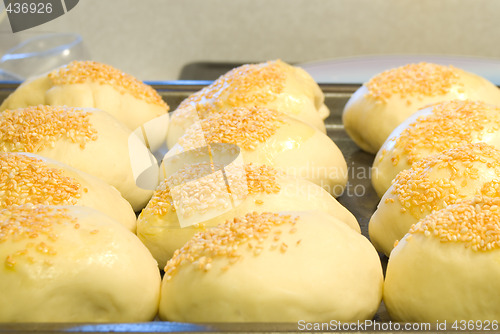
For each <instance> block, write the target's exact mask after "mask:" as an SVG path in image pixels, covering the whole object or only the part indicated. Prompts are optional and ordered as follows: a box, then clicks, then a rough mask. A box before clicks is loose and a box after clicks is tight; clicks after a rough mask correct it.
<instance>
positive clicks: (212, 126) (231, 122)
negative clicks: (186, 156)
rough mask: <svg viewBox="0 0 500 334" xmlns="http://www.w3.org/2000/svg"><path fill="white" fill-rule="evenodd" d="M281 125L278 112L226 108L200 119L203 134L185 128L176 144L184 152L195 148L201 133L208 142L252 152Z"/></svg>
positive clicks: (194, 128)
mask: <svg viewBox="0 0 500 334" xmlns="http://www.w3.org/2000/svg"><path fill="white" fill-rule="evenodd" d="M284 122H285V121H284V117H283V115H282V114H281V113H279V112H277V111H275V110H271V109H267V108H262V107H248V108H246V107H245V108H243V107H242V108H234V109H228V110H225V111H224V113H220V114H212V115H210V116H209V117H207V118H206V119H204V120H202V121H201V129H202V131H200V129H199V127H195V126H193V127H190V128H188V129H187V131H186V133H185V135H184V136H182V137H181V138H179V142H178V143H179V145H180V146H182V147H183V148H184V149H185V150H189V149H194V148H196V147H198V146H199V140H200V138H199V135H200V133H202V134H203V135H204V137H205V140H206V142H207V143H227V144H235V145H238V146H239V147H241V148H243V149H246V150H254V149H255V148H256V147H257V146H258V145H259V144H261V143H263V142H265V141H266V140H267V139H269V138H270V137H271V136H272V135H274V134H275V133H276V130H277V129H278V128H279V127H280V126H281V125H282V124H283V123H284Z"/></svg>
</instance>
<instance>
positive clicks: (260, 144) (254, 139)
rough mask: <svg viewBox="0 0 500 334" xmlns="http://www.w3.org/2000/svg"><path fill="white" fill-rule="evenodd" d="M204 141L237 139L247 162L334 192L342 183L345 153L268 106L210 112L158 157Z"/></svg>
mask: <svg viewBox="0 0 500 334" xmlns="http://www.w3.org/2000/svg"><path fill="white" fill-rule="evenodd" d="M207 143H226V144H234V145H237V146H238V147H240V149H241V152H242V156H243V160H244V161H245V162H246V163H250V162H253V163H256V164H264V165H268V166H272V167H275V168H278V169H280V170H283V171H285V172H286V173H287V174H289V175H292V176H296V177H302V178H305V179H307V180H309V181H312V182H314V183H316V184H318V185H319V186H321V187H323V188H324V189H325V190H327V191H328V192H329V193H331V194H332V195H334V196H335V197H337V196H340V195H341V194H342V192H343V190H344V188H345V185H346V183H347V164H346V161H345V159H344V156H343V155H342V152H341V151H340V150H339V148H338V147H337V145H336V144H335V143H334V142H333V141H332V140H331V139H330V138H329V137H328V136H326V135H325V134H324V133H322V132H320V131H318V130H317V129H314V128H313V127H311V126H309V125H307V124H305V123H303V122H301V121H298V120H296V119H294V118H291V117H287V116H285V115H283V114H281V113H279V112H277V111H275V110H272V109H267V108H262V107H248V108H247V107H244V108H243V107H242V108H235V109H227V110H225V112H224V114H212V115H210V116H208V117H207V118H206V119H204V120H202V121H200V122H198V123H195V124H193V125H192V126H191V127H190V128H189V129H188V130H187V131H186V133H185V134H184V135H183V136H182V137H181V138H180V139H179V141H178V143H177V144H176V145H175V146H174V147H172V148H171V150H170V151H169V152H168V153H167V154H166V155H165V158H164V159H163V161H165V160H166V159H169V158H171V157H173V156H175V155H178V154H180V153H182V152H186V151H188V150H192V149H196V148H199V147H204V146H206V145H207Z"/></svg>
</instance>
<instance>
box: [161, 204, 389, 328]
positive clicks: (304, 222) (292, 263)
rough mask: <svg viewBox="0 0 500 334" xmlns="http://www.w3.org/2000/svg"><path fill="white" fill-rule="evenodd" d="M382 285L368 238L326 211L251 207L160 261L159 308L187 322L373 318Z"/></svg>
mask: <svg viewBox="0 0 500 334" xmlns="http://www.w3.org/2000/svg"><path fill="white" fill-rule="evenodd" d="M326 254H328V255H326ZM382 285H383V275H382V268H381V265H380V259H379V257H378V255H377V252H376V251H375V249H374V248H373V246H372V245H371V244H370V242H369V241H368V240H367V239H366V238H365V237H364V236H362V235H361V234H359V233H358V232H356V231H354V230H353V229H352V228H350V227H348V226H347V225H346V224H344V223H342V222H340V221H338V220H337V219H335V218H334V217H332V216H331V215H328V214H326V213H323V212H319V211H316V212H312V211H302V212H297V211H294V212H288V213H287V212H281V213H269V212H268V213H261V214H257V213H252V214H248V215H246V216H244V217H240V218H235V219H234V220H233V221H228V222H227V223H225V224H224V225H219V226H218V227H216V228H213V229H210V230H208V231H206V232H203V233H200V234H197V235H196V236H195V237H194V238H193V239H191V241H189V243H187V244H186V245H185V246H184V247H183V248H182V249H181V250H180V251H178V252H176V254H175V255H174V257H173V258H172V260H171V261H170V262H169V263H168V264H167V266H166V267H165V276H164V278H163V282H162V291H161V301H160V311H159V315H160V318H161V319H164V320H171V321H186V322H290V323H292V322H295V323H297V321H299V320H303V321H304V320H305V321H330V320H332V319H335V320H339V321H356V320H364V319H372V317H373V315H374V314H375V312H376V311H377V309H378V307H379V304H380V300H381V296H382Z"/></svg>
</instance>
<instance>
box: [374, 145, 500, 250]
mask: <svg viewBox="0 0 500 334" xmlns="http://www.w3.org/2000/svg"><path fill="white" fill-rule="evenodd" d="M499 180H500V151H499V150H497V149H496V148H494V147H493V146H490V145H487V144H485V143H476V144H467V145H464V146H460V147H457V148H454V149H450V150H447V151H444V152H442V153H440V154H438V155H434V156H431V157H427V158H424V159H422V160H420V161H418V162H417V163H415V164H414V165H413V166H412V168H411V169H407V170H404V171H402V172H400V173H399V174H398V175H397V176H396V178H395V179H394V183H393V184H392V186H391V187H390V188H389V190H387V192H386V193H385V195H384V196H383V197H382V199H381V200H380V203H379V205H378V207H377V210H376V211H375V212H374V214H373V215H372V217H371V218H370V223H369V225H368V231H369V234H370V240H371V241H372V243H373V244H374V246H375V248H377V249H378V250H380V251H382V252H384V253H385V254H386V255H387V256H389V254H390V252H391V250H392V249H393V247H394V243H395V242H396V241H397V240H400V239H401V238H403V236H404V235H405V234H406V233H407V232H408V230H409V229H410V227H411V226H412V225H413V224H415V223H417V222H418V221H419V220H420V219H422V218H424V217H425V216H427V215H428V214H430V213H431V212H432V211H435V210H439V209H442V208H444V207H445V206H447V205H449V204H453V203H456V202H457V201H460V200H463V199H467V198H471V197H473V196H475V195H480V194H482V195H490V196H493V195H494V196H500V181H499Z"/></svg>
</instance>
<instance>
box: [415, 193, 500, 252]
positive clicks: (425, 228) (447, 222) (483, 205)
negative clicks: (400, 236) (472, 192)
mask: <svg viewBox="0 0 500 334" xmlns="http://www.w3.org/2000/svg"><path fill="white" fill-rule="evenodd" d="M409 233H410V235H412V234H419V233H421V234H424V235H425V236H426V237H432V238H437V239H439V240H440V241H441V242H443V243H448V242H453V243H462V244H463V245H464V247H466V248H469V249H471V250H472V251H476V252H478V251H484V252H486V251H491V250H494V249H499V248H500V198H492V197H486V196H481V195H479V196H476V197H474V198H473V199H469V200H464V201H462V202H459V203H456V204H454V205H450V206H448V207H446V208H444V209H442V210H439V211H436V212H434V213H432V214H430V215H428V216H426V217H425V218H424V219H422V220H421V221H420V222H418V223H417V224H415V225H413V226H412V227H411V229H410V232H409Z"/></svg>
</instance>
